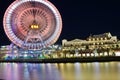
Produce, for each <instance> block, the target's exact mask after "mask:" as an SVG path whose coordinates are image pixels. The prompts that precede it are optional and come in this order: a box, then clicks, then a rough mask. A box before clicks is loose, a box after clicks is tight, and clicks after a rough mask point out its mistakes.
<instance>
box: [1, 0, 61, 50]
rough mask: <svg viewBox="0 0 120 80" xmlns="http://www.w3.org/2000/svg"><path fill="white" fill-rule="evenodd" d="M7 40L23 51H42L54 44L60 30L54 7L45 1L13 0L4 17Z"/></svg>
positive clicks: (57, 15) (56, 11)
mask: <svg viewBox="0 0 120 80" xmlns="http://www.w3.org/2000/svg"><path fill="white" fill-rule="evenodd" d="M3 24H4V30H5V33H6V35H7V36H8V38H9V39H10V40H11V41H12V42H13V43H14V44H15V45H17V46H19V47H21V48H23V49H42V48H45V47H47V46H49V45H52V44H54V43H55V42H56V41H57V39H58V38H59V36H60V33H61V30H62V19H61V16H60V13H59V12H58V10H57V9H56V7H55V6H54V5H53V4H52V3H50V2H49V1H47V0H15V1H14V2H13V3H12V4H11V5H10V6H9V7H8V9H7V10H6V12H5V15H4V20H3Z"/></svg>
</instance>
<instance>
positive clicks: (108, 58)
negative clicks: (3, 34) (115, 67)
mask: <svg viewBox="0 0 120 80" xmlns="http://www.w3.org/2000/svg"><path fill="white" fill-rule="evenodd" d="M111 61H120V56H106V57H82V58H56V59H55V58H54V59H13V60H2V59H1V60H0V63H76V62H80V63H88V62H111Z"/></svg>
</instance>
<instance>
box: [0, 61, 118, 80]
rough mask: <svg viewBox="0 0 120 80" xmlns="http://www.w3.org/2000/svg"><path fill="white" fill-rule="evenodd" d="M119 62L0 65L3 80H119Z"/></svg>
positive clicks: (0, 75) (0, 76) (0, 74)
mask: <svg viewBox="0 0 120 80" xmlns="http://www.w3.org/2000/svg"><path fill="white" fill-rule="evenodd" d="M119 75H120V62H104V63H98V62H95V63H55V64H50V63H48V64H35V63H0V79H4V80H120V76H119Z"/></svg>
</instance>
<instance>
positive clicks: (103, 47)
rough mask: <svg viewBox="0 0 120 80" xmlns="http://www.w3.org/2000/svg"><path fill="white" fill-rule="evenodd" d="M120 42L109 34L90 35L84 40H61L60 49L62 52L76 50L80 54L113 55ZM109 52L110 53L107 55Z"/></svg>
mask: <svg viewBox="0 0 120 80" xmlns="http://www.w3.org/2000/svg"><path fill="white" fill-rule="evenodd" d="M119 46H120V41H119V40H118V39H117V36H112V35H111V33H110V32H108V33H103V34H99V35H90V36H89V37H88V38H87V39H86V40H81V39H74V40H71V41H68V40H66V39H64V40H62V47H63V48H62V49H63V51H64V50H74V53H75V50H78V53H81V54H85V55H86V54H90V55H91V54H92V55H94V56H95V54H96V53H98V55H113V53H114V51H118V50H119ZM109 52H111V53H109Z"/></svg>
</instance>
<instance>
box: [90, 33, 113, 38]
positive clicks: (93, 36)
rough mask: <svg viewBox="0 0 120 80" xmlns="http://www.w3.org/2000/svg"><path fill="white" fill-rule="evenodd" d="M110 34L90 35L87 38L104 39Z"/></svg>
mask: <svg viewBox="0 0 120 80" xmlns="http://www.w3.org/2000/svg"><path fill="white" fill-rule="evenodd" d="M111 36H112V35H111V33H110V32H108V33H103V34H99V35H90V36H89V38H100V37H102V38H105V37H111Z"/></svg>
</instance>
